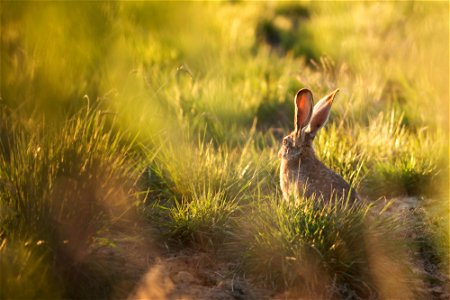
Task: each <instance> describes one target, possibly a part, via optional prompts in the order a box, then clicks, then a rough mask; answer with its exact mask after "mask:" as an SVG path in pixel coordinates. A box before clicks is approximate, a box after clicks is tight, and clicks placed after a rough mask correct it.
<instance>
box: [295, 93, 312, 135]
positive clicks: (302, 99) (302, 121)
mask: <svg viewBox="0 0 450 300" xmlns="http://www.w3.org/2000/svg"><path fill="white" fill-rule="evenodd" d="M312 110H313V95H312V93H311V91H310V90H308V89H301V90H299V91H298V92H297V95H295V117H294V126H295V131H296V132H298V131H300V130H301V129H302V128H303V127H305V126H306V124H308V122H309V120H310V119H311V114H312Z"/></svg>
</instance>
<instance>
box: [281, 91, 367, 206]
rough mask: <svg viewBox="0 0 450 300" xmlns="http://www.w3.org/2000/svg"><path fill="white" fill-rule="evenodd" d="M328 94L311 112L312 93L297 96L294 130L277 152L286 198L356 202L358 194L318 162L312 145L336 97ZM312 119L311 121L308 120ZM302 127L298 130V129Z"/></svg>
mask: <svg viewBox="0 0 450 300" xmlns="http://www.w3.org/2000/svg"><path fill="white" fill-rule="evenodd" d="M336 93H337V90H336V91H335V92H334V93H331V94H330V95H328V96H327V97H325V98H324V99H322V100H321V101H319V102H318V103H317V105H316V106H315V107H314V111H313V109H312V94H311V92H310V91H309V90H306V89H303V90H300V91H299V92H298V93H297V96H296V107H295V108H296V120H295V122H294V123H295V127H296V129H295V130H294V131H293V132H292V133H291V134H289V135H288V136H286V137H285V138H284V139H283V145H282V147H281V149H280V152H279V157H280V159H281V165H280V185H281V190H282V192H283V196H284V198H285V199H289V198H290V197H292V196H294V198H295V199H298V196H299V195H302V196H306V197H312V196H315V197H319V198H322V200H324V201H325V202H327V201H329V200H330V199H331V198H334V199H338V200H339V199H343V200H345V199H347V197H348V198H349V201H350V203H353V202H355V200H359V198H358V195H357V193H356V192H355V191H354V190H353V189H352V188H351V187H350V185H349V184H348V183H347V182H346V181H345V180H344V179H343V178H342V177H341V176H339V175H338V174H336V173H335V172H334V171H332V170H331V169H329V168H328V167H327V166H325V164H323V163H322V162H321V161H320V160H318V159H317V157H316V155H315V153H314V149H313V146H312V142H313V140H314V137H315V134H316V133H317V130H318V129H320V128H321V127H322V126H323V125H324V124H325V122H326V121H327V119H328V114H329V109H330V107H331V103H332V101H333V99H334V96H335V94H336ZM310 120H311V121H310ZM300 126H301V127H300Z"/></svg>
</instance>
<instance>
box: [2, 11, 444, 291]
mask: <svg viewBox="0 0 450 300" xmlns="http://www.w3.org/2000/svg"><path fill="white" fill-rule="evenodd" d="M0 13H1V22H2V24H1V29H0V30H1V39H0V42H1V50H2V51H1V72H0V77H1V78H0V79H1V95H0V96H1V99H0V106H1V109H0V111H1V114H0V117H1V120H0V149H1V152H0V153H1V155H0V182H1V184H0V208H1V215H0V229H1V232H0V241H1V242H0V245H1V246H0V253H1V254H2V255H1V259H0V263H1V266H0V269H2V271H4V270H5V272H6V273H4V274H7V275H6V276H2V279H1V280H3V281H2V291H1V292H2V293H3V294H2V296H4V297H5V298H14V297H24V298H38V297H59V296H64V297H71V298H79V297H88V298H89V297H94V298H98V297H100V298H108V297H111V296H112V295H116V294H115V291H114V284H115V283H117V282H119V281H121V280H122V279H121V278H120V276H118V277H115V276H111V274H114V273H115V271H114V270H117V269H116V268H117V265H116V264H115V263H114V262H110V261H108V259H107V257H106V256H104V255H103V254H102V251H100V250H99V251H97V250H98V249H105V248H107V249H110V250H111V249H114V250H113V251H117V252H120V249H118V248H120V246H118V245H117V244H116V243H115V242H114V232H115V231H114V230H116V229H117V228H119V229H120V230H121V231H126V232H128V233H129V234H130V235H131V237H130V238H131V239H136V240H138V239H139V238H138V235H139V234H143V233H142V231H138V230H137V229H136V227H133V230H131V229H129V228H128V227H127V228H128V231H127V230H125V229H124V227H123V226H125V225H123V223H126V224H129V223H134V221H130V219H131V220H136V222H135V223H138V224H139V227H145V226H146V225H151V226H153V227H155V229H157V230H158V232H159V233H160V237H159V239H157V241H158V243H159V244H160V245H164V244H165V245H168V247H169V249H170V250H174V249H180V248H184V247H192V248H194V249H197V250H199V249H200V250H204V251H210V250H218V249H222V250H223V247H224V246H225V245H226V246H231V247H230V248H229V249H234V250H235V252H234V253H228V254H230V255H229V256H227V257H230V258H231V259H234V260H237V261H239V262H240V263H242V264H241V267H242V268H241V270H240V272H244V273H245V274H246V275H248V276H250V278H255V279H260V280H262V281H263V282H266V283H267V282H269V283H271V284H273V285H274V286H276V287H277V288H279V289H283V288H288V289H294V290H295V289H296V288H298V289H300V290H301V291H302V292H303V293H304V295H309V296H312V295H314V294H315V293H316V292H317V290H318V289H317V286H318V285H319V286H322V285H323V286H327V287H328V288H326V289H324V290H323V292H324V293H325V294H324V295H331V294H335V295H337V294H340V295H341V296H342V295H346V294H345V291H344V290H345V289H340V287H342V286H345V285H347V286H348V287H349V290H353V291H355V292H356V293H359V294H361V295H368V294H370V293H372V292H379V293H380V294H381V295H385V293H386V291H388V290H390V288H388V286H389V285H388V284H387V285H386V286H384V287H383V284H380V282H383V280H382V279H383V278H382V277H383V276H382V275H381V273H380V272H383V270H384V271H386V270H385V269H383V268H380V270H382V271H379V272H378V271H374V269H377V267H374V264H375V263H374V260H375V259H374V257H376V256H377V254H379V256H380V257H382V259H381V260H382V261H384V262H388V263H390V262H392V258H389V256H390V255H391V254H392V257H396V258H397V257H398V259H399V265H402V266H403V264H404V263H406V262H405V261H403V260H404V259H405V258H404V256H402V255H399V256H396V252H395V251H394V250H393V249H392V247H391V246H392V245H391V244H389V243H386V244H384V243H382V242H380V241H379V239H378V238H379V237H380V235H382V234H384V233H386V232H387V233H389V231H390V230H391V229H392V232H396V229H397V226H400V225H401V222H398V220H396V217H395V216H394V217H392V219H391V220H389V221H386V223H385V224H383V223H382V222H378V223H377V222H372V221H371V220H370V218H369V217H368V214H367V211H366V208H361V207H352V208H348V207H347V208H345V207H340V208H339V206H336V207H332V206H327V207H325V208H323V209H322V210H319V209H317V208H315V207H314V205H313V203H312V202H311V201H310V200H305V201H304V202H302V203H301V204H300V206H299V207H297V208H293V207H289V206H287V205H285V204H284V203H282V201H281V200H280V199H278V198H279V190H278V181H279V178H278V158H277V151H278V147H279V141H280V140H281V137H282V135H283V134H287V133H288V132H289V131H290V130H292V129H293V128H292V127H293V110H294V104H293V96H294V94H295V92H296V91H297V90H298V89H299V88H301V87H308V88H310V89H312V90H313V92H314V95H316V99H315V101H317V100H318V99H319V98H320V97H321V96H323V95H325V94H326V93H327V92H329V91H330V90H333V89H335V88H340V90H341V92H340V93H339V95H338V97H337V98H336V101H335V103H334V104H333V108H332V112H331V117H330V120H329V123H328V124H327V125H326V126H325V127H324V128H323V129H321V131H320V132H319V133H318V135H317V137H316V140H315V150H316V152H317V156H318V157H319V158H320V159H321V160H322V161H323V162H324V163H325V164H326V165H328V166H329V167H330V168H332V169H333V170H335V171H336V172H337V173H339V174H341V175H342V176H343V177H344V178H345V179H346V180H347V181H349V182H351V183H352V185H353V186H355V187H356V188H357V189H358V190H359V192H360V194H361V196H362V197H364V199H366V200H368V202H369V203H371V202H372V201H375V200H377V199H379V198H388V199H389V198H390V197H397V199H398V201H402V198H403V197H414V198H416V199H418V205H419V209H423V210H424V214H423V218H422V220H423V221H421V222H422V223H421V224H417V228H420V230H422V231H423V232H424V234H425V235H426V237H427V238H426V240H427V245H428V246H429V247H431V248H432V249H433V251H435V252H436V253H437V254H436V255H438V256H439V259H440V260H441V261H442V262H443V264H444V266H445V264H446V265H447V266H448V252H449V242H448V191H447V190H446V188H447V185H448V157H447V153H448V103H447V100H448V76H449V75H448V74H449V72H448V4H445V3H433V4H431V3H430V4H429V3H426V4H425V3H416V2H404V3H403V2H402V3H394V2H392V3H391V2H389V3H388V2H383V3H362V2H361V3H359V2H358V3H357V2H355V3H350V2H349V3H343V2H335V3H326V4H325V3H319V2H312V3H301V4H293V3H282V2H280V3H277V2H267V3H260V4H258V5H255V4H253V3H203V4H199V3H162V2H155V3H109V2H108V3H106V2H101V3H90V2H89V3H88V2H86V3H51V2H42V3H32V2H20V3H18V2H5V3H2V5H1V7H0ZM49 24H52V26H49ZM445 41H447V43H445ZM142 216H143V217H144V219H145V221H144V220H143V219H141V217H142ZM381 219H383V220H385V219H384V215H383V216H382V217H380V220H381ZM81 220H82V221H81ZM121 224H122V225H123V226H122V225H121ZM127 226H128V225H127ZM120 230H119V231H120ZM131 231H133V232H134V233H130V232H131ZM372 235H373V236H372ZM374 236H375V237H374ZM386 236H390V235H389V234H388V235H386ZM400 236H401V234H400ZM392 237H393V236H392ZM140 238H143V237H140ZM393 238H394V240H395V239H396V238H398V236H395V237H393ZM72 241H76V243H75V242H72ZM99 241H103V242H101V243H100V242H99ZM233 243H234V244H233ZM105 245H106V246H105ZM173 245H175V247H172V246H173ZM233 245H234V247H235V248H233V247H232V246H233ZM225 248H226V247H225ZM394 248H395V247H394ZM400 248H401V247H400ZM226 249H228V248H226ZM402 249H403V248H402ZM227 251H228V250H227ZM399 252H402V251H401V249H400V250H399ZM13 253H17V255H15V256H14V255H13V256H14V259H12V260H10V259H9V258H10V257H11V256H12V254H13ZM61 253H62V254H61ZM238 253H242V255H243V256H241V257H239V256H238V255H236V254H238ZM446 261H447V262H446ZM375 265H376V264H375ZM400 269H401V268H400ZM377 272H378V273H377ZM313 273H314V274H316V275H311V274H313ZM399 273H402V274H403V275H405V274H406V275H405V278H407V277H408V276H409V274H407V272H406V273H404V272H400V271H399ZM40 274H44V275H45V276H44V278H45V279H46V280H45V281H43V280H41V281H38V285H32V284H29V283H30V282H34V281H35V280H36V279H37V278H38V277H37V276H38V275H39V276H40ZM314 276H316V277H314ZM39 278H40V277H39ZM124 280H125V281H126V279H124ZM128 280H129V279H128ZM88 283H89V284H88ZM20 286H29V288H27V289H20ZM34 287H36V288H34ZM37 287H40V291H42V294H40V293H39V292H38V291H37ZM398 290H401V291H402V292H403V291H405V290H403V289H398ZM406 290H407V289H406ZM380 291H381V292H380ZM126 293H127V291H123V295H126ZM386 295H391V294H389V293H388V294H386ZM120 296H122V294H120Z"/></svg>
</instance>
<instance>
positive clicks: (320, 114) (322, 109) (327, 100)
mask: <svg viewBox="0 0 450 300" xmlns="http://www.w3.org/2000/svg"><path fill="white" fill-rule="evenodd" d="M337 92H339V89H336V90H335V91H333V92H332V93H330V94H328V95H327V96H325V97H323V98H322V99H321V100H320V101H319V102H317V104H316V105H315V106H314V110H313V113H312V116H311V122H309V127H308V128H307V131H308V132H310V133H312V134H313V135H315V134H316V132H317V131H318V130H319V129H320V128H322V127H323V125H325V123H326V122H327V121H328V117H329V116H330V109H331V104H333V100H334V97H335V96H336V94H337Z"/></svg>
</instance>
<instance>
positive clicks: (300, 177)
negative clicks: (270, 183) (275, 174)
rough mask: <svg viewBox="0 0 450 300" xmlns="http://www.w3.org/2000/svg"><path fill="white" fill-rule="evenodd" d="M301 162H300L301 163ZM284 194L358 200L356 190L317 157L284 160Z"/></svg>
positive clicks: (326, 199) (282, 174)
mask: <svg viewBox="0 0 450 300" xmlns="http://www.w3.org/2000/svg"><path fill="white" fill-rule="evenodd" d="M299 162H300V163H299ZM280 170H281V171H280V184H281V189H282V191H283V196H284V197H285V198H286V199H288V198H289V197H291V196H294V197H295V198H297V197H298V196H299V195H302V196H305V197H313V196H315V197H321V198H323V200H324V201H325V202H328V201H329V200H330V199H331V198H332V197H337V198H338V199H347V197H349V200H350V202H351V203H352V202H354V201H355V200H358V199H359V197H358V195H357V193H356V192H355V190H354V189H353V188H351V187H350V185H349V184H348V183H347V182H346V181H345V180H344V179H343V178H342V177H341V176H340V175H338V174H336V173H335V172H334V171H332V170H331V169H329V168H328V167H327V166H325V165H324V164H323V163H322V162H321V161H319V160H317V159H316V158H315V157H308V156H305V157H302V158H301V159H299V160H297V161H284V162H282V163H281V168H280Z"/></svg>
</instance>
